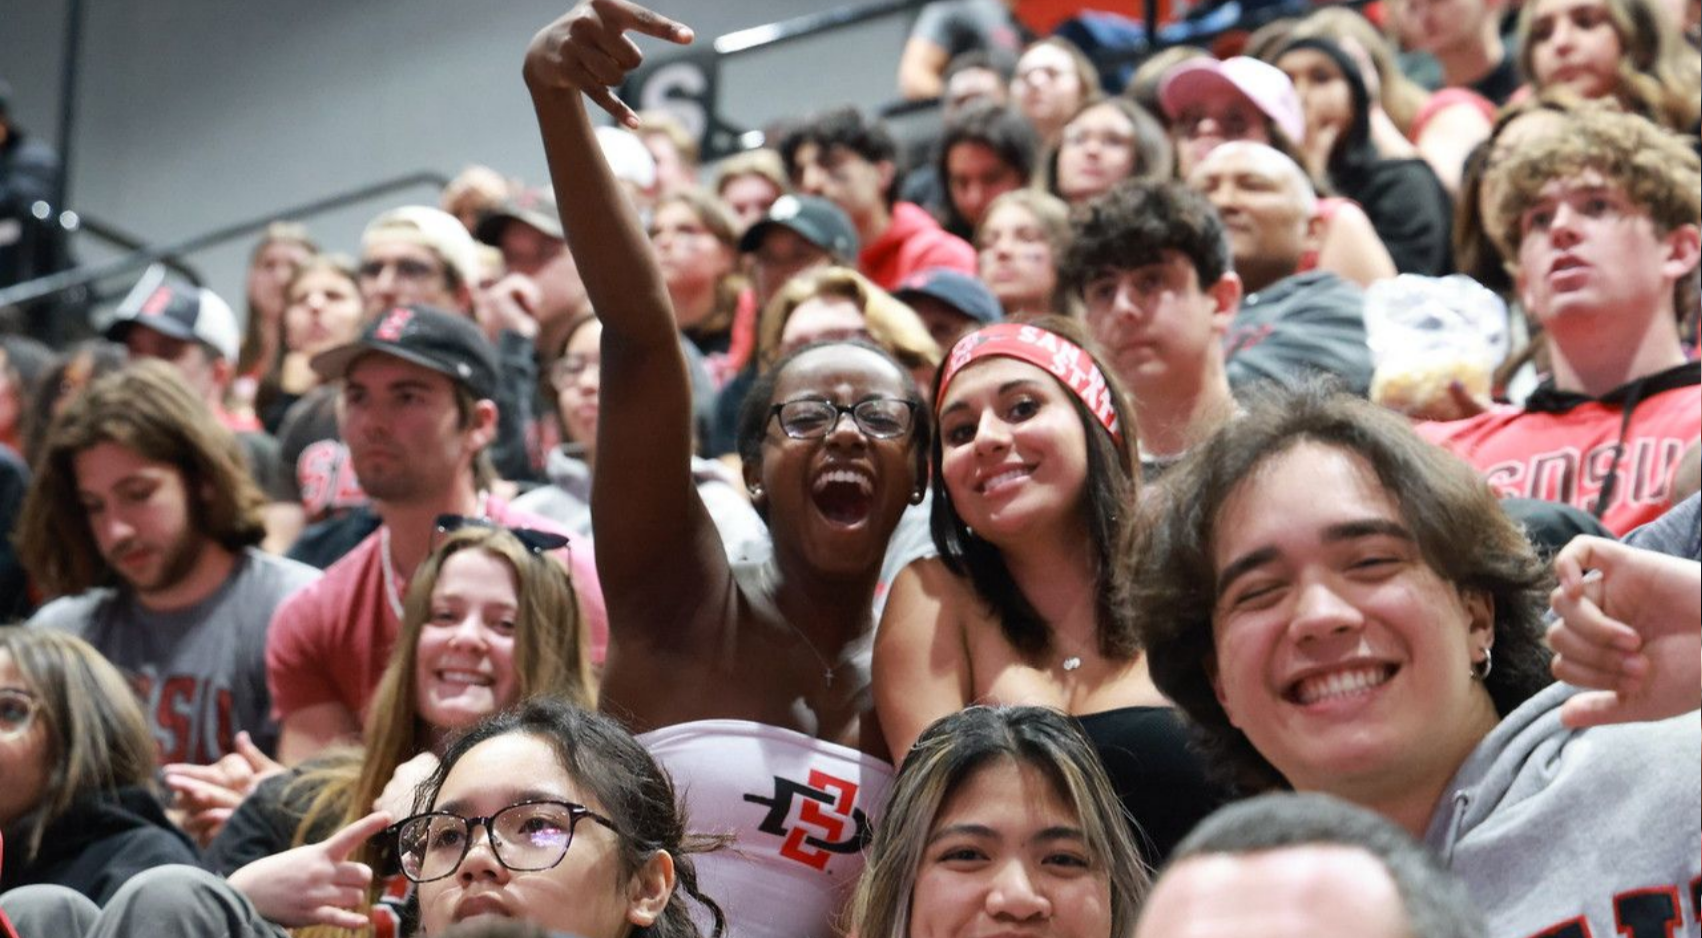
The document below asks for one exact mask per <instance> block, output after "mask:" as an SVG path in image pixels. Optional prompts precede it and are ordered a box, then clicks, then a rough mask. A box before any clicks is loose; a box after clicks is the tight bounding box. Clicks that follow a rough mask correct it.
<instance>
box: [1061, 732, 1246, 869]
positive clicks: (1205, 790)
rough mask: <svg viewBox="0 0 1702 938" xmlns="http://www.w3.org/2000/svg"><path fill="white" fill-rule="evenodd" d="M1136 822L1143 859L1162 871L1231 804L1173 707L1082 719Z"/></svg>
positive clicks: (1125, 805) (1120, 795) (1116, 788)
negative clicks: (1202, 825) (1185, 841)
mask: <svg viewBox="0 0 1702 938" xmlns="http://www.w3.org/2000/svg"><path fill="white" fill-rule="evenodd" d="M1076 722H1077V723H1080V724H1081V728H1082V729H1083V730H1085V731H1086V732H1087V736H1088V739H1090V740H1092V741H1093V748H1094V749H1095V750H1096V751H1097V752H1098V753H1099V760H1100V762H1101V764H1103V765H1104V766H1105V774H1106V775H1109V776H1110V777H1111V787H1112V788H1113V789H1114V790H1116V792H1117V797H1118V798H1119V799H1121V800H1122V802H1123V809H1124V810H1125V811H1126V812H1128V815H1129V818H1130V820H1131V821H1132V822H1133V825H1132V826H1133V828H1134V832H1135V843H1136V845H1137V846H1138V847H1139V848H1140V851H1141V858H1142V859H1144V860H1146V862H1147V863H1148V865H1150V866H1152V867H1154V868H1157V867H1159V866H1162V865H1163V864H1164V861H1165V859H1166V858H1168V857H1169V856H1170V852H1171V851H1172V850H1174V849H1176V845H1177V843H1179V842H1180V841H1181V840H1182V838H1184V837H1186V836H1188V832H1189V831H1191V830H1193V829H1194V825H1195V824H1198V823H1199V822H1200V821H1201V820H1202V819H1204V818H1205V816H1206V815H1208V814H1210V813H1212V812H1213V811H1215V810H1217V809H1218V807H1219V806H1221V805H1223V804H1225V803H1226V802H1228V801H1229V798H1230V794H1229V792H1228V791H1227V790H1225V789H1224V788H1223V787H1221V786H1219V785H1217V784H1216V783H1214V782H1212V781H1210V780H1208V779H1207V778H1206V773H1205V764H1204V763H1203V762H1202V761H1201V759H1200V757H1199V756H1198V755H1197V754H1196V753H1195V752H1194V750H1193V749H1192V748H1191V747H1190V746H1189V745H1188V730H1187V727H1186V726H1185V725H1184V724H1183V723H1182V719H1181V717H1180V716H1178V715H1177V713H1176V711H1175V709H1173V708H1171V707H1123V708H1121V709H1118V710H1107V711H1105V712H1103V713H1089V714H1085V715H1083V716H1078V717H1076Z"/></svg>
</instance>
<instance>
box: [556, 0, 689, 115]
mask: <svg viewBox="0 0 1702 938" xmlns="http://www.w3.org/2000/svg"><path fill="white" fill-rule="evenodd" d="M629 31H630V32H638V33H643V34H644V35H647V36H655V37H656V38H658V39H666V40H667V41H669V42H673V43H678V44H680V45H686V44H689V43H690V42H691V41H692V31H691V29H690V27H687V26H685V25H683V24H680V23H676V22H674V21H673V20H671V19H669V18H667V17H666V16H663V15H661V14H660V13H655V12H652V11H651V10H648V9H645V8H644V7H641V6H639V5H638V4H636V3H630V2H628V0H582V2H581V3H580V4H579V5H578V6H577V7H574V8H573V10H571V11H570V12H568V13H567V15H565V16H563V17H562V18H560V19H558V20H556V21H555V22H553V23H551V24H550V25H548V26H545V27H544V28H543V29H541V30H539V31H538V34H537V35H536V36H533V37H532V44H531V45H530V46H528V47H527V49H526V67H525V76H526V83H527V84H528V85H529V86H530V87H531V88H532V89H533V90H534V91H540V90H547V89H561V90H572V91H582V92H584V93H585V95H586V96H587V97H589V98H590V99H591V100H593V101H595V102H597V106H598V107H601V108H602V109H603V110H605V111H607V112H609V114H610V116H612V117H614V119H615V120H616V121H617V122H619V123H621V124H624V125H626V126H628V127H631V128H635V129H636V128H637V127H638V115H637V114H634V113H633V111H632V108H629V107H627V106H626V103H625V102H623V101H622V100H621V99H620V98H618V97H616V96H615V93H614V92H613V91H612V90H610V89H611V88H613V87H615V86H617V85H619V84H620V83H621V82H622V81H623V80H625V78H626V76H627V74H628V73H630V72H631V71H632V70H633V69H635V68H637V67H638V66H639V65H641V64H643V62H644V55H643V53H641V52H639V51H638V46H637V45H636V44H635V43H634V42H633V41H632V40H631V39H630V38H628V37H627V35H626V34H627V33H628V32H629Z"/></svg>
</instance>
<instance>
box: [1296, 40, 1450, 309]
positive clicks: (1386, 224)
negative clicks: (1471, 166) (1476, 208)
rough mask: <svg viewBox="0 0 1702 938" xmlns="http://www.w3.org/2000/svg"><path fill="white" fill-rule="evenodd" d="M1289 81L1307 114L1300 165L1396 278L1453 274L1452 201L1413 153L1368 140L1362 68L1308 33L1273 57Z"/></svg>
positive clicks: (1332, 44) (1366, 95) (1368, 114)
mask: <svg viewBox="0 0 1702 938" xmlns="http://www.w3.org/2000/svg"><path fill="white" fill-rule="evenodd" d="M1272 61H1273V62H1274V63H1275V65H1276V66H1277V67H1278V68H1280V69H1282V71H1283V72H1284V73H1285V74H1287V75H1288V77H1289V79H1290V80H1291V81H1292V82H1293V83H1294V87H1295V90H1296V92H1298V93H1299V95H1300V100H1301V104H1302V107H1303V109H1304V112H1305V115H1306V135H1305V142H1304V143H1303V144H1302V147H1301V150H1302V152H1303V153H1304V155H1305V162H1304V163H1303V164H1302V165H1304V166H1305V167H1306V168H1307V170H1308V172H1310V173H1311V174H1312V176H1313V178H1314V179H1316V180H1317V181H1318V183H1319V184H1320V185H1321V186H1322V187H1324V188H1326V189H1327V190H1329V192H1330V193H1331V194H1333V195H1339V196H1342V197H1344V198H1348V199H1352V200H1353V201H1354V202H1356V203H1358V204H1359V206H1360V207H1361V208H1363V209H1364V210H1365V215H1366V217H1368V218H1370V219H1371V226H1372V227H1373V228H1374V229H1376V231H1377V236H1378V237H1379V238H1381V239H1382V240H1383V245H1384V246H1385V247H1387V248H1388V250H1389V256H1390V257H1391V258H1393V259H1394V262H1395V269H1396V270H1398V271H1400V272H1401V273H1416V274H1428V275H1431V276H1441V275H1443V274H1446V273H1449V272H1451V271H1452V270H1453V266H1454V264H1453V256H1452V251H1451V250H1450V244H1449V236H1450V219H1451V218H1452V215H1451V202H1450V200H1449V197H1448V192H1447V190H1446V189H1444V188H1443V187H1442V182H1441V180H1440V179H1438V178H1437V176H1436V171H1435V170H1433V169H1431V168H1430V165H1429V164H1428V163H1426V162H1424V160H1422V159H1419V158H1418V157H1417V156H1416V155H1399V156H1396V155H1388V156H1386V155H1384V154H1383V153H1381V152H1379V151H1378V149H1377V146H1376V144H1375V143H1374V142H1373V141H1372V137H1371V123H1372V120H1371V118H1372V111H1371V97H1370V92H1369V91H1368V90H1367V88H1366V84H1365V79H1364V77H1363V76H1362V74H1361V72H1360V66H1359V65H1358V64H1357V63H1356V62H1354V61H1353V59H1352V58H1351V57H1350V56H1348V54H1347V53H1346V52H1345V51H1343V50H1342V47H1341V46H1340V45H1338V44H1337V43H1336V42H1334V41H1333V40H1330V39H1326V38H1322V37H1318V36H1308V37H1304V38H1300V39H1295V40H1292V41H1290V42H1288V43H1287V44H1286V45H1284V46H1283V47H1282V48H1281V50H1280V51H1279V52H1278V53H1277V54H1276V55H1275V56H1274V57H1273V58H1272Z"/></svg>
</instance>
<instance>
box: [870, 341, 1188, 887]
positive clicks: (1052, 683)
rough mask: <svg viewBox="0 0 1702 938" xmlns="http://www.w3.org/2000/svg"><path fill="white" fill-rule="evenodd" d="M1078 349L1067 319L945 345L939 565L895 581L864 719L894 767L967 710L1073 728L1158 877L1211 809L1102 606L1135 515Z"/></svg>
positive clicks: (1085, 355)
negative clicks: (1094, 751)
mask: <svg viewBox="0 0 1702 938" xmlns="http://www.w3.org/2000/svg"><path fill="white" fill-rule="evenodd" d="M1085 344H1086V343H1085V339H1084V338H1083V334H1082V331H1081V329H1080V327H1079V326H1077V325H1076V324H1075V323H1074V322H1073V321H1070V320H1064V319H1060V318H1043V319H1038V320H1033V321H1029V322H1026V323H1022V324H1016V323H1004V324H1000V325H994V326H988V327H986V328H983V329H981V330H979V331H977V332H973V333H970V334H969V335H967V336H965V337H964V338H962V339H960V340H958V343H957V345H955V346H954V347H953V348H952V352H951V355H950V356H949V358H948V360H947V364H946V366H945V368H943V369H942V370H941V372H940V375H939V378H938V379H937V380H936V384H935V393H934V403H935V408H936V410H937V412H938V419H939V433H938V434H937V436H936V437H935V441H934V446H933V473H932V476H933V487H934V500H933V519H932V522H933V533H934V543H935V546H936V547H937V548H938V549H939V557H938V558H929V559H923V560H919V561H916V562H914V563H912V564H911V565H910V566H909V567H907V568H906V569H905V570H904V572H903V573H901V574H899V576H898V578H897V579H896V580H895V581H894V582H893V587H892V594H891V597H890V599H889V600H888V602H887V606H886V610H885V613H884V615H883V616H882V618H881V628H880V631H879V632H878V633H877V635H876V640H875V662H874V663H875V685H874V690H875V705H876V708H877V712H878V713H879V714H880V719H881V727H882V729H884V730H885V731H886V735H887V739H888V740H889V742H891V744H892V745H893V747H894V752H895V753H901V752H903V751H904V749H905V748H906V747H908V745H909V744H910V741H911V740H913V739H915V738H916V736H917V735H918V734H919V733H920V732H921V730H922V728H923V727H925V726H927V725H928V724H930V723H932V722H933V721H934V720H936V719H938V718H939V717H941V716H944V715H946V714H948V713H952V712H954V711H957V710H961V709H963V708H964V707H967V706H970V705H971V704H977V703H994V704H1039V705H1045V706H1051V707H1057V708H1059V709H1061V710H1063V711H1065V712H1066V713H1070V714H1072V715H1075V716H1076V717H1077V718H1078V719H1079V720H1081V721H1082V724H1083V726H1084V727H1085V728H1086V729H1087V731H1088V733H1089V735H1090V736H1092V737H1093V739H1094V741H1095V744H1096V746H1097V747H1098V748H1099V749H1100V751H1101V753H1103V754H1105V758H1106V760H1107V763H1108V765H1111V766H1112V772H1113V774H1114V775H1116V776H1117V781H1118V793H1119V794H1120V795H1122V796H1123V797H1124V798H1125V800H1126V802H1127V803H1128V804H1129V807H1130V813H1131V815H1132V817H1133V820H1134V822H1135V823H1136V825H1137V827H1139V828H1140V829H1141V835H1142V836H1143V837H1145V838H1146V840H1145V842H1144V843H1143V845H1142V846H1143V849H1144V851H1145V855H1146V856H1147V857H1148V859H1149V860H1150V861H1151V862H1153V863H1154V865H1156V864H1157V863H1159V862H1160V861H1162V859H1163V857H1164V855H1165V853H1167V852H1168V850H1169V849H1170V847H1172V846H1174V844H1175V842H1176V841H1177V840H1179V839H1180V838H1181V837H1182V836H1183V835H1184V834H1186V833H1187V831H1188V829H1189V828H1190V827H1191V826H1192V825H1193V823H1194V822H1195V821H1197V820H1199V819H1200V818H1202V817H1204V816H1205V815H1207V814H1209V813H1211V810H1212V808H1214V807H1215V806H1216V797H1215V792H1214V791H1213V790H1212V789H1211V787H1210V786H1209V785H1207V784H1206V783H1205V782H1204V779H1203V776H1202V775H1201V773H1200V772H1199V771H1198V769H1197V767H1196V765H1195V764H1194V760H1193V759H1192V758H1191V757H1190V756H1189V755H1188V754H1187V751H1186V747H1185V745H1184V736H1183V733H1182V726H1181V723H1180V722H1179V721H1178V720H1177V719H1176V718H1175V716H1174V714H1173V713H1172V711H1171V710H1170V708H1169V704H1168V702H1167V701H1165V699H1164V697H1163V695H1162V694H1160V693H1159V692H1158V689H1157V688H1156V687H1154V686H1153V684H1152V681H1151V679H1150V678H1149V677H1148V676H1147V671H1146V658H1145V656H1144V655H1143V654H1142V653H1141V647H1140V643H1139V640H1138V638H1137V637H1136V635H1135V631H1134V628H1135V626H1134V616H1133V613H1132V612H1131V611H1130V610H1129V609H1128V608H1127V607H1124V606H1120V605H1117V604H1116V603H1115V602H1113V595H1114V592H1115V589H1114V582H1113V574H1114V571H1115V563H1114V558H1115V555H1116V545H1117V541H1118V539H1119V536H1120V534H1119V532H1120V526H1121V525H1123V524H1126V523H1128V521H1129V517H1128V515H1129V512H1130V511H1131V510H1132V508H1133V506H1134V505H1135V504H1136V501H1137V492H1138V482H1137V475H1136V468H1135V467H1136V465H1137V463H1136V460H1135V455H1134V454H1135V452H1136V450H1137V445H1136V443H1135V441H1134V439H1133V436H1134V427H1135V424H1134V421H1133V419H1132V417H1131V416H1130V411H1129V404H1128V401H1127V400H1126V398H1125V397H1124V395H1123V393H1122V390H1121V388H1120V387H1118V386H1117V385H1116V384H1115V383H1114V379H1113V378H1111V377H1110V373H1109V372H1108V371H1107V370H1106V369H1105V368H1104V366H1103V365H1101V364H1100V362H1099V360H1098V359H1097V357H1095V356H1094V355H1093V354H1092V353H1091V352H1089V351H1088V350H1087V349H1086V348H1085V347H1084V346H1085ZM1129 754H1132V755H1133V758H1129Z"/></svg>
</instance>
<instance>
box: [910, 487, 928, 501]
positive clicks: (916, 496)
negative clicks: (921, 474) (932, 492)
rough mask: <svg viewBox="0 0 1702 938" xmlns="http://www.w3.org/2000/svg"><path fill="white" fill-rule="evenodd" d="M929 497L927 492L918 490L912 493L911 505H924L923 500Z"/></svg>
mask: <svg viewBox="0 0 1702 938" xmlns="http://www.w3.org/2000/svg"><path fill="white" fill-rule="evenodd" d="M927 495H928V493H927V492H926V491H924V490H922V489H917V490H915V491H913V492H911V493H910V504H912V505H920V504H922V499H924V498H926V497H927Z"/></svg>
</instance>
